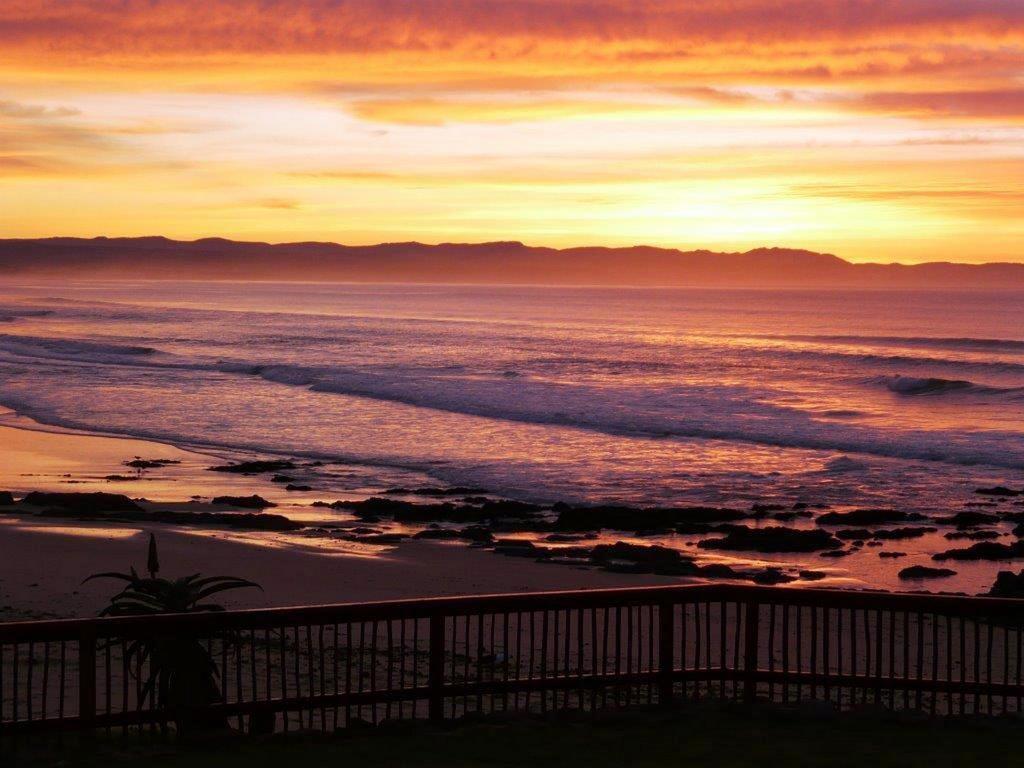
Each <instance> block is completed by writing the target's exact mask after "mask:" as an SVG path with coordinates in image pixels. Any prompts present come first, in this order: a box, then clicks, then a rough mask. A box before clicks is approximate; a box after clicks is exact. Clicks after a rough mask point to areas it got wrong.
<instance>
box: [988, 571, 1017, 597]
mask: <svg viewBox="0 0 1024 768" xmlns="http://www.w3.org/2000/svg"><path fill="white" fill-rule="evenodd" d="M988 594H989V597H1015V598H1021V597H1024V571H1021V572H1020V573H1014V572H1013V571H1000V572H999V573H997V574H996V580H995V583H994V584H993V585H992V588H991V589H990V590H989V591H988Z"/></svg>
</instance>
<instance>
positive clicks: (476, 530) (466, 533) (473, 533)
mask: <svg viewBox="0 0 1024 768" xmlns="http://www.w3.org/2000/svg"><path fill="white" fill-rule="evenodd" d="M459 538H460V539H466V540H467V541H471V542H473V543H474V544H489V543H490V542H492V541H494V534H493V533H491V531H490V530H488V529H487V528H484V527H483V526H482V525H469V526H466V527H465V528H462V529H461V530H460V531H459Z"/></svg>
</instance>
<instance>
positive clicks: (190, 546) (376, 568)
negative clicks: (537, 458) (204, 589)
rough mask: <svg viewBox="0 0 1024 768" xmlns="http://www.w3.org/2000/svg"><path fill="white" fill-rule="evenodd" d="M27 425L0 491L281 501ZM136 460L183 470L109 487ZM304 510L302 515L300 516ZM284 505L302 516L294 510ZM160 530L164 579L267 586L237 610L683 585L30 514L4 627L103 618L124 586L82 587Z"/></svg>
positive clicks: (245, 483) (456, 551)
mask: <svg viewBox="0 0 1024 768" xmlns="http://www.w3.org/2000/svg"><path fill="white" fill-rule="evenodd" d="M27 421H28V419H27V418H26V417H24V416H20V415H18V414H16V413H14V412H12V411H8V412H0V442H3V444H4V445H5V449H4V453H5V457H4V459H5V460H4V461H3V463H2V466H0V490H11V491H17V492H19V493H22V492H27V491H30V490H58V491H61V492H92V491H97V490H102V491H105V492H115V493H127V494H128V495H131V496H136V495H138V494H139V492H140V490H144V492H145V494H146V495H147V497H148V496H150V495H152V496H154V497H157V498H160V497H164V498H166V499H167V500H168V501H167V502H165V503H161V504H160V506H161V508H167V507H175V508H180V509H188V508H190V506H192V505H191V504H190V503H189V502H187V501H181V499H182V498H183V497H188V496H192V495H194V494H197V493H200V492H203V495H206V494H207V493H210V494H212V493H214V492H219V493H232V492H237V493H239V494H241V493H243V492H246V493H248V492H252V491H253V490H256V491H257V492H266V493H272V492H274V491H277V493H278V494H279V493H280V488H275V487H274V486H273V484H272V483H269V482H268V481H267V480H265V479H263V478H257V477H244V478H240V477H236V476H234V475H231V474H223V473H216V474H215V473H209V472H205V470H206V468H207V467H208V466H209V465H210V464H211V463H217V462H220V461H223V457H220V456H207V455H204V454H200V453H196V452H192V451H187V450H184V449H181V448H176V447H172V446H169V445H164V444H160V443H154V442H149V441H141V440H135V439H131V438H121V437H115V436H99V435H95V434H83V433H77V432H73V431H70V430H68V431H65V430H60V429H57V428H43V429H32V428H30V427H28V426H26V424H25V423H26V422H27ZM139 451H141V453H140V452H139ZM139 455H148V456H153V455H156V456H160V457H162V458H168V459H173V460H176V461H181V462H182V464H178V465H171V466H169V467H168V468H167V469H166V471H165V472H164V473H163V474H165V475H166V476H164V477H161V478H158V479H152V480H126V481H120V482H119V481H107V480H105V479H104V478H105V476H106V475H105V470H107V469H110V467H116V466H118V464H119V463H120V462H121V461H123V460H125V459H131V458H132V457H133V456H139ZM27 475H28V476H27ZM140 486H143V488H140ZM170 499H178V501H177V502H173V503H172V502H170ZM298 503H300V502H298V500H296V502H295V504H296V506H295V507H294V511H298V510H299V509H300V507H299V506H298ZM284 509H287V510H288V513H289V516H290V517H295V515H294V514H292V512H293V508H290V507H285V508H284ZM151 532H152V533H155V534H156V537H157V541H158V544H159V548H160V559H161V563H162V564H163V566H164V575H167V576H178V575H185V574H188V573H195V572H202V573H205V574H209V575H213V574H215V573H223V574H230V575H238V576H242V577H245V578H250V579H253V580H254V581H257V582H261V583H262V586H263V589H264V592H258V591H256V590H241V591H239V592H235V593H230V594H229V595H225V596H224V603H225V604H226V605H229V606H230V607H235V608H256V607H278V606H287V605H298V604H309V603H340V602H351V601H362V600H385V599H397V598H403V597H430V596H440V595H456V594H470V593H477V594H482V593H495V592H521V591H538V590H552V589H559V588H574V589H582V588H601V587H616V586H631V585H636V586H639V585H643V584H670V583H677V582H678V579H675V578H671V577H660V576H653V575H629V574H612V573H607V572H602V571H598V570H593V569H574V568H568V567H565V566H556V565H549V564H541V563H535V562H532V561H529V560H524V559H522V558H506V557H500V556H495V554H494V553H492V552H488V551H484V550H480V549H473V548H470V547H468V546H465V545H463V544H458V543H452V542H438V541H413V540H411V539H410V540H405V541H401V542H398V543H397V544H396V545H394V546H391V547H387V548H385V549H386V551H380V550H381V548H367V547H362V548H360V547H358V546H353V547H351V548H350V549H348V550H345V549H340V548H338V547H336V546H327V545H326V544H325V542H323V541H321V540H319V539H308V540H306V541H305V542H300V541H296V540H294V539H289V540H282V539H281V538H280V537H277V536H274V535H273V534H267V533H264V532H249V531H232V530H226V529H224V528H219V527H210V528H195V527H187V526H175V525H168V524H163V523H156V522H154V523H122V522H116V521H113V522H104V521H83V520H76V519H66V520H65V519H52V518H38V517H36V516H34V515H33V514H31V513H29V512H25V513H17V514H12V513H8V514H6V515H3V516H0V621H12V620H18V619H33V618H70V617H76V616H88V615H93V614H95V613H96V612H97V611H98V610H99V609H100V608H102V607H103V605H104V604H105V601H106V598H107V597H109V596H110V595H111V594H113V593H114V592H115V591H117V589H118V586H117V584H116V583H115V582H103V581H94V582H89V583H88V584H82V583H81V582H82V579H84V578H85V577H86V576H89V575H90V574H92V573H96V572H101V571H109V570H127V569H128V568H129V567H130V566H131V565H134V566H135V567H136V568H139V569H141V568H142V566H143V565H144V562H145V556H146V546H147V541H148V535H149V533H151ZM374 549H376V550H378V551H376V552H374V551H373V550H374ZM261 574H273V578H272V579H269V578H261V577H260V575H261Z"/></svg>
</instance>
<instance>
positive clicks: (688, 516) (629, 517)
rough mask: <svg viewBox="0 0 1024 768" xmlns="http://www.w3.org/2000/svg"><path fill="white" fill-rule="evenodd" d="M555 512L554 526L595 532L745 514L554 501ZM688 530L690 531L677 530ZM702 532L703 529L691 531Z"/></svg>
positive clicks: (669, 525) (706, 521)
mask: <svg viewBox="0 0 1024 768" xmlns="http://www.w3.org/2000/svg"><path fill="white" fill-rule="evenodd" d="M553 510H554V511H556V512H557V513H558V519H557V520H556V521H555V525H554V528H555V530H558V531H598V530H601V529H602V528H610V529H612V530H616V531H642V530H654V529H659V528H676V527H677V526H683V527H685V526H688V525H698V526H707V525H709V524H711V523H725V522H732V521H735V520H742V519H744V518H745V517H746V516H747V514H746V513H745V512H740V511H738V510H734V509H719V508H715V507H643V508H641V507H625V506H598V507H570V506H569V505H567V504H556V505H555V506H554V507H553ZM680 532H687V533H688V532H691V531H680ZM692 532H696V533H704V532H705V530H701V531H692Z"/></svg>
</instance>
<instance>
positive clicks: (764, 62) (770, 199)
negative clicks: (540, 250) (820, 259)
mask: <svg viewBox="0 0 1024 768" xmlns="http://www.w3.org/2000/svg"><path fill="white" fill-rule="evenodd" d="M1022 205H1024V4H1022V3H1019V2H1010V1H1005V0H978V1H976V2H964V1H963V0H903V1H902V2H878V0H822V1H820V2H809V1H807V0H785V1H779V0H728V1H715V0H699V1H697V2H688V3H681V2H662V1H659V0H643V1H640V2H628V1H627V0H603V1H600V2H599V1H598V0H548V1H547V2H538V1H535V0H507V1H505V2H486V1H484V0H475V1H474V0H421V1H420V2H415V3H409V2H397V1H391V2H383V1H380V0H378V1H370V0H366V1H365V2H363V1H358V0H356V1H354V2H341V1H340V0H303V1H302V2H256V1H255V0H249V1H245V0H239V1H237V2H219V3H212V2H198V1H194V0H178V1H177V2H142V1H141V0H139V1H136V0H125V1H124V2H118V3H110V2H100V1H99V0H95V1H91V2H90V1H88V0H70V1H69V2H39V1H33V0H10V1H9V2H5V3H4V4H3V5H2V6H0V227H2V230H3V233H4V236H5V237H37V236H50V235H55V234H62V235H77V236H94V235H151V234H162V235H167V236H169V237H177V238H184V239H191V238H197V237H205V236H213V235H216V236H224V237H233V238H239V239H259V240H269V241H274V242H280V241H291V240H307V239H315V240H336V241H341V242H346V243H355V244H358V243H372V242H381V241H400V240H411V239H417V240H422V241H426V242H440V241H452V240H455V241H481V240H498V239H516V240H523V241H525V242H528V243H531V244H546V245H554V246H569V245H579V244H594V245H603V244H607V245H623V244H633V243H648V244H654V245H665V246H673V247H681V248H689V247H695V248H699V247H706V248H713V249H737V250H738V249H747V248H753V247H757V246H761V245H784V246H787V247H795V248H808V249H813V250H818V251H829V252H833V253H837V254H839V255H841V256H843V257H844V258H847V259H849V260H853V261H905V262H916V261H925V260H953V261H996V260H999V261H1024V250H1022V249H1021V248H1020V245H1019V244H1020V242H1021V238H1022V237H1024V217H1022V216H1021V215H1020V212H1021V208H1022Z"/></svg>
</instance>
